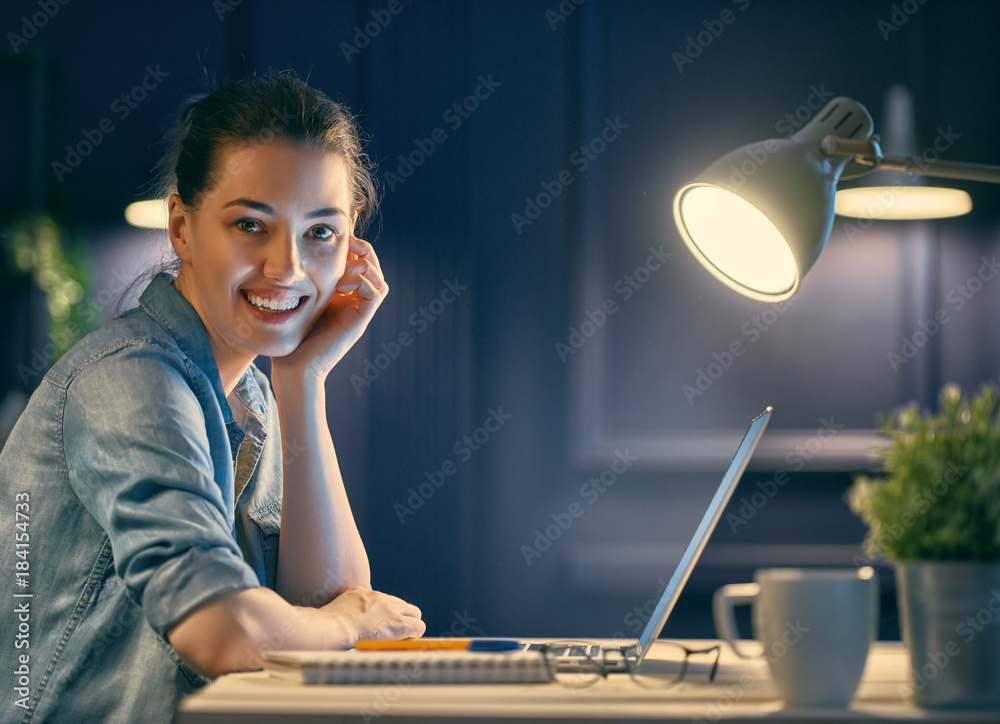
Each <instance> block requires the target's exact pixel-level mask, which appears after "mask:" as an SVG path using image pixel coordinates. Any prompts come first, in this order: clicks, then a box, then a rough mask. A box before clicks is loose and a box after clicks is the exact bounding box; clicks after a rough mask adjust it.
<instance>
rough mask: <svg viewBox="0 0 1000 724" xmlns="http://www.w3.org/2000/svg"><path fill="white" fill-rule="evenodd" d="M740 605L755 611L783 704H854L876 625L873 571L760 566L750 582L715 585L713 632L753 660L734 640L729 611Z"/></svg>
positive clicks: (756, 631)
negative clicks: (751, 607)
mask: <svg viewBox="0 0 1000 724" xmlns="http://www.w3.org/2000/svg"><path fill="white" fill-rule="evenodd" d="M741 604H743V605H747V604H751V605H752V606H753V615H752V620H753V628H754V634H755V636H756V637H757V638H758V639H759V640H760V642H761V644H763V647H764V654H763V656H764V657H765V658H766V659H767V662H768V664H769V666H770V669H771V676H772V677H773V678H774V683H775V686H777V688H778V692H779V693H780V694H781V697H782V698H783V699H784V700H785V703H786V705H787V706H824V707H846V706H848V705H849V704H850V703H851V700H852V699H853V698H854V694H855V692H856V691H857V688H858V684H859V683H860V682H861V674H862V673H863V672H864V668H865V661H866V660H867V658H868V648H869V646H870V645H871V642H872V640H873V639H874V638H875V630H876V625H877V623H878V577H877V576H876V575H875V571H874V570H873V569H872V568H870V567H867V566H866V567H864V568H860V569H853V568H851V569H803V568H761V569H758V570H757V571H756V572H755V573H754V583H742V584H740V583H737V584H730V585H727V586H723V587H722V588H720V589H719V590H718V591H716V593H715V598H714V601H713V611H714V614H715V628H716V631H717V632H718V634H719V637H720V638H722V639H724V640H725V641H727V642H728V643H729V645H730V646H731V647H732V648H733V651H735V652H736V654H737V655H739V656H741V657H743V658H751V657H750V656H748V655H747V654H745V653H744V652H742V651H741V650H740V649H739V647H738V646H737V644H736V641H735V639H738V638H739V632H738V631H737V629H736V620H735V618H734V617H733V606H735V605H741Z"/></svg>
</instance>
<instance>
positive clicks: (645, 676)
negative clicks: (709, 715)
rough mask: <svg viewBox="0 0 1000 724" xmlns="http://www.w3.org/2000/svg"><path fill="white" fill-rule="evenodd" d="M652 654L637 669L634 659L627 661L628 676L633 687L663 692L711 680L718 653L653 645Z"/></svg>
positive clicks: (671, 644) (714, 648)
mask: <svg viewBox="0 0 1000 724" xmlns="http://www.w3.org/2000/svg"><path fill="white" fill-rule="evenodd" d="M654 651H655V654H653V655H652V656H649V657H647V658H646V659H645V660H644V661H643V662H642V665H641V666H639V665H638V662H637V658H638V657H637V656H629V657H627V659H626V660H627V662H628V664H629V669H628V670H629V673H630V674H631V676H632V680H633V681H635V683H637V684H639V685H640V686H643V687H645V688H647V689H664V688H667V687H670V686H675V685H677V684H679V683H681V681H692V682H696V683H704V682H706V681H712V680H714V678H715V670H716V668H717V666H718V661H719V653H720V649H719V647H718V646H712V647H709V648H699V649H689V648H687V647H686V646H682V645H681V644H676V643H674V642H672V641H657V643H656V648H655V649H654Z"/></svg>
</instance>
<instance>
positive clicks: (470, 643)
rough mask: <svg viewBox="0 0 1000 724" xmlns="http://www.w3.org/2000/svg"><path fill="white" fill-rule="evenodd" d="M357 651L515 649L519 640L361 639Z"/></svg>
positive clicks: (518, 645)
mask: <svg viewBox="0 0 1000 724" xmlns="http://www.w3.org/2000/svg"><path fill="white" fill-rule="evenodd" d="M354 648H356V649H357V650H358V651H516V650H517V649H520V648H521V643H520V642H519V641H514V640H511V639H400V640H397V641H385V640H382V639H361V640H360V641H358V642H357V643H356V644H354Z"/></svg>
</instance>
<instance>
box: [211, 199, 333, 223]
mask: <svg viewBox="0 0 1000 724" xmlns="http://www.w3.org/2000/svg"><path fill="white" fill-rule="evenodd" d="M230 206H246V207H248V208H251V209H254V210H255V211H261V212H263V213H265V214H270V215H271V216H275V215H276V214H277V212H276V211H275V210H274V209H273V208H272V207H270V206H268V205H267V204H262V203H261V202H260V201H254V200H253V199H244V198H239V199H233V200H232V201H230V202H229V203H227V204H224V205H223V207H222V208H224V209H225V208H228V207H230ZM323 216H347V212H345V211H344V210H343V209H341V208H339V207H337V206H327V207H325V208H322V209H316V210H315V211H310V212H309V213H308V214H306V218H307V219H318V218H320V217H323Z"/></svg>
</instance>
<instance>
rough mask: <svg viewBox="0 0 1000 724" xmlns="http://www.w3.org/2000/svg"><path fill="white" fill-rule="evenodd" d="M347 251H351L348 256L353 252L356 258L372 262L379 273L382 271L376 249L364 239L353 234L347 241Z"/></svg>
mask: <svg viewBox="0 0 1000 724" xmlns="http://www.w3.org/2000/svg"><path fill="white" fill-rule="evenodd" d="M347 251H348V252H349V254H348V258H350V255H351V254H353V255H354V258H355V259H356V260H361V259H363V260H365V261H367V262H368V263H370V264H371V265H372V266H373V267H374V268H375V269H377V270H378V273H379V274H381V273H382V267H381V266H380V265H379V261H378V256H377V255H376V254H375V249H374V248H372V245H371V244H369V243H368V242H367V241H365V240H364V239H359V238H358V237H356V236H353V235H352V236H351V238H350V239H349V240H348V242H347Z"/></svg>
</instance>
